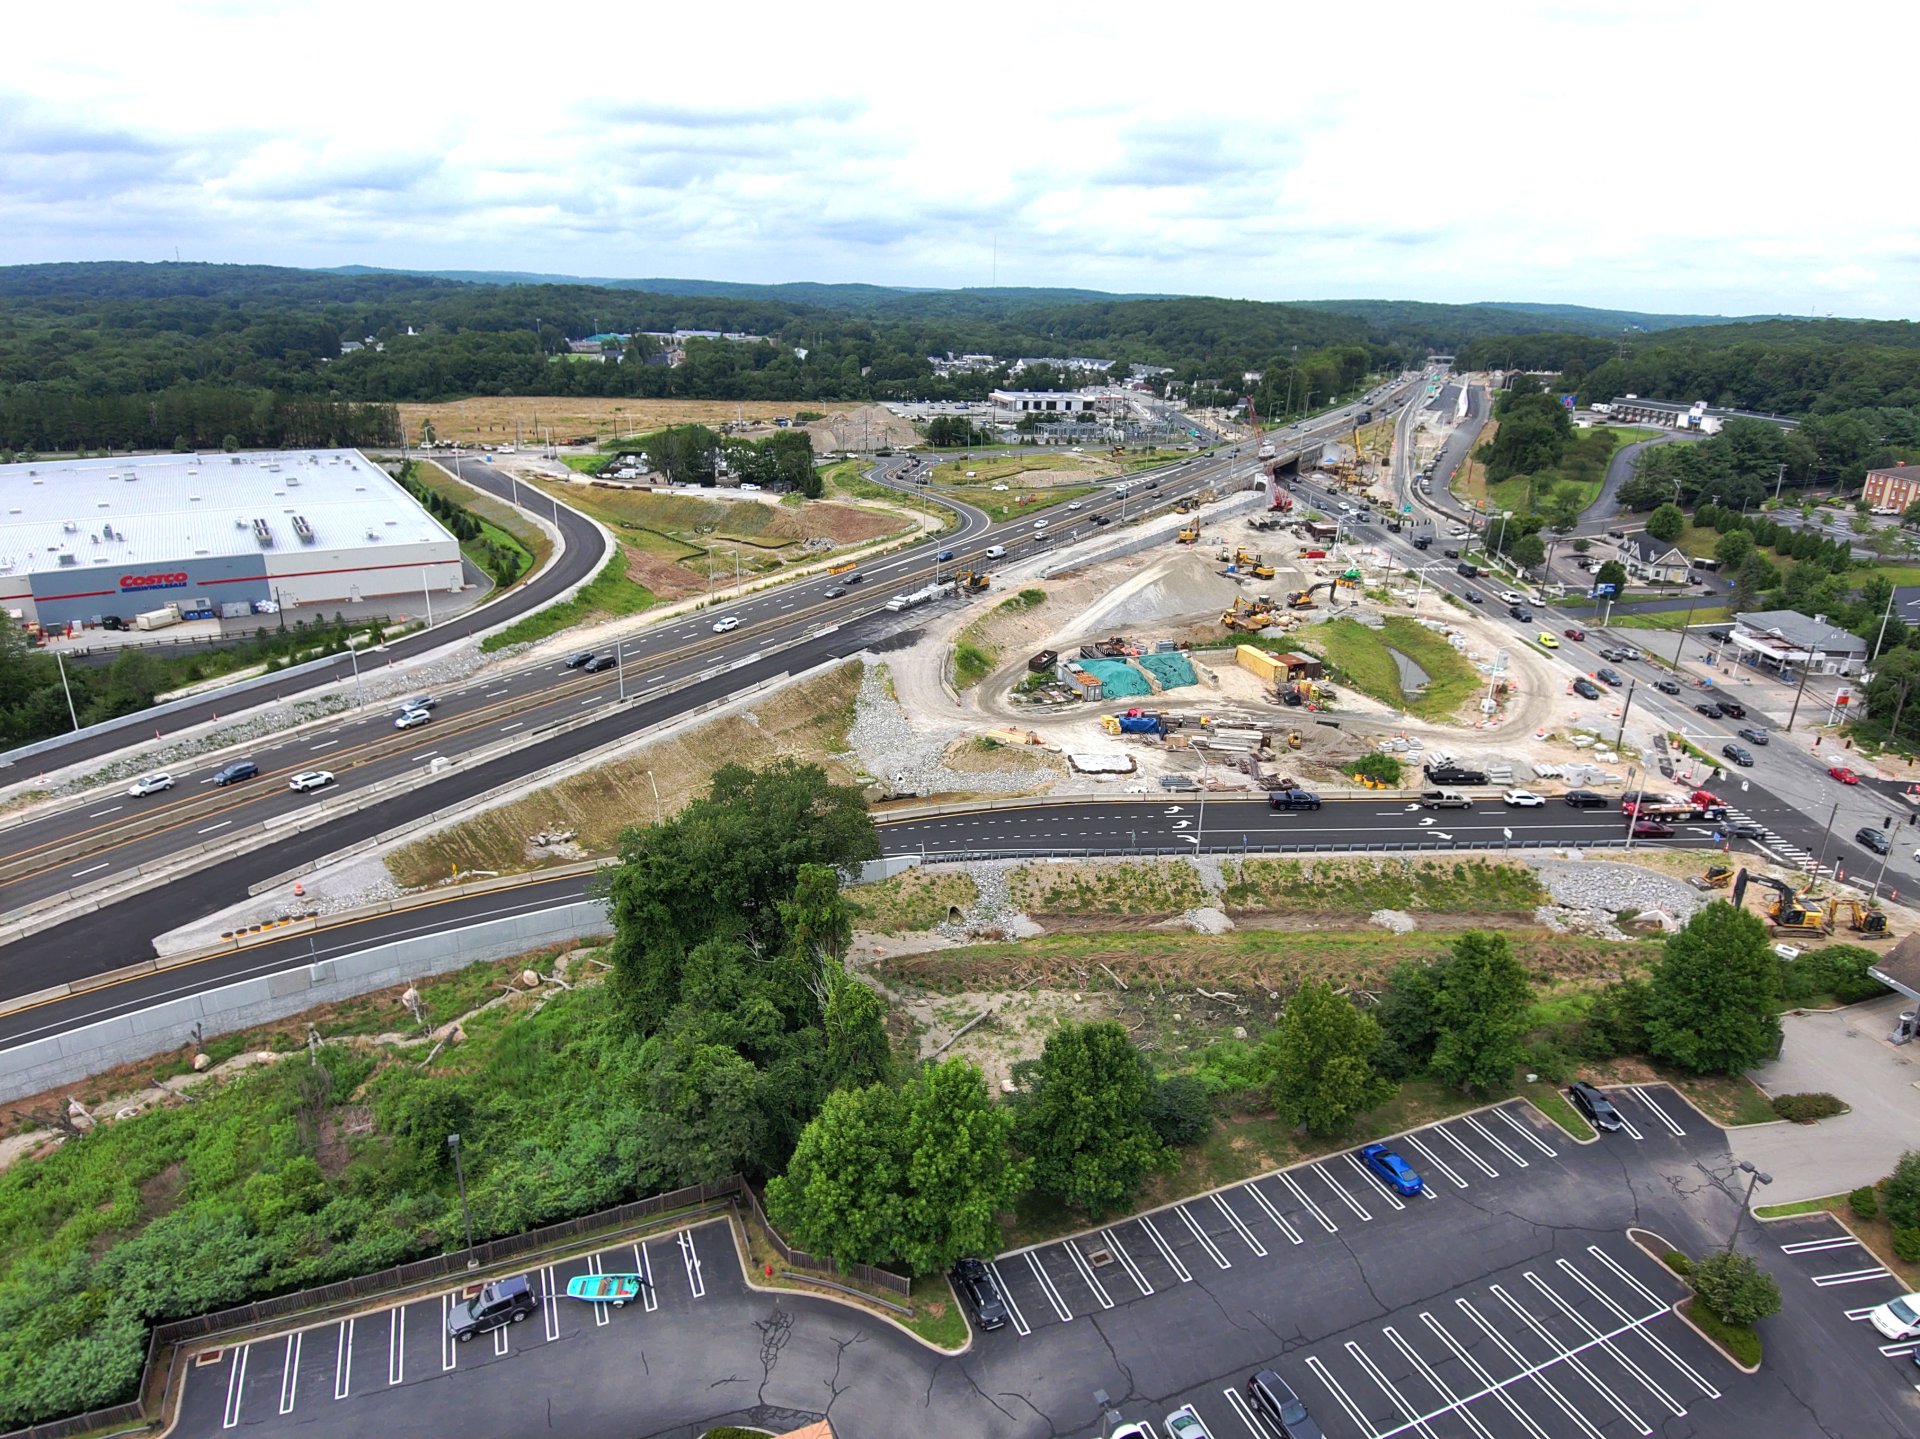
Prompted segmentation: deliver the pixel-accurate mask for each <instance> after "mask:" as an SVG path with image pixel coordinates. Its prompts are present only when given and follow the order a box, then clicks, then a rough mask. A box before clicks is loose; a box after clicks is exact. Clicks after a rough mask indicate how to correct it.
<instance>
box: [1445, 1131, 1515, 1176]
mask: <svg viewBox="0 0 1920 1439" xmlns="http://www.w3.org/2000/svg"><path fill="white" fill-rule="evenodd" d="M1430 1132H1431V1133H1433V1134H1443V1135H1445V1136H1446V1138H1447V1142H1448V1143H1449V1144H1451V1145H1452V1146H1453V1147H1454V1148H1455V1149H1457V1150H1459V1151H1460V1152H1461V1153H1462V1154H1464V1155H1466V1156H1467V1158H1468V1159H1470V1160H1472V1161H1473V1162H1474V1163H1475V1164H1477V1165H1479V1166H1480V1168H1481V1169H1482V1170H1483V1171H1484V1172H1485V1173H1486V1176H1487V1178H1489V1179H1498V1178H1499V1177H1500V1171H1499V1170H1497V1169H1495V1168H1494V1167H1493V1166H1492V1165H1491V1164H1489V1163H1487V1161H1486V1160H1484V1159H1482V1158H1481V1157H1480V1156H1479V1155H1477V1154H1475V1153H1474V1152H1473V1151H1472V1150H1471V1149H1469V1148H1467V1146H1466V1145H1464V1144H1462V1143H1461V1142H1460V1140H1459V1137H1458V1136H1457V1135H1455V1134H1454V1132H1453V1131H1452V1130H1451V1129H1448V1128H1447V1127H1446V1126H1445V1125H1444V1124H1436V1125H1434V1126H1433V1128H1432V1130H1431V1131H1430Z"/></svg>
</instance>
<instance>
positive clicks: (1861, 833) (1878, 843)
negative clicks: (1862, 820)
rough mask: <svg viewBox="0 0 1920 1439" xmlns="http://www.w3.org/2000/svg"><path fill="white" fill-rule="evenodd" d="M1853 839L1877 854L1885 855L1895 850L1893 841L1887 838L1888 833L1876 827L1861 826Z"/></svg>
mask: <svg viewBox="0 0 1920 1439" xmlns="http://www.w3.org/2000/svg"><path fill="white" fill-rule="evenodd" d="M1853 837H1854V839H1855V840H1857V841H1858V842H1859V843H1861V844H1863V845H1865V846H1866V847H1867V848H1868V849H1870V850H1872V851H1873V852H1874V853H1875V854H1885V853H1887V852H1888V851H1889V850H1891V849H1892V848H1893V841H1892V840H1890V839H1889V838H1887V832H1886V831H1885V830H1884V829H1880V828H1877V827H1876V826H1874V825H1870V824H1864V825H1861V826H1860V828H1859V829H1857V830H1855V831H1854V832H1853Z"/></svg>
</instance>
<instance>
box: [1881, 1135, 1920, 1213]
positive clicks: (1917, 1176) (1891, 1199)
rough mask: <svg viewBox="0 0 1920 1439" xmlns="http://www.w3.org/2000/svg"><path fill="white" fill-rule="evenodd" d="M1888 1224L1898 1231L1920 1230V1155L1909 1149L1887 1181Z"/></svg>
mask: <svg viewBox="0 0 1920 1439" xmlns="http://www.w3.org/2000/svg"><path fill="white" fill-rule="evenodd" d="M1881 1197H1882V1198H1883V1199H1884V1200H1885V1201H1886V1206H1887V1223H1889V1224H1891V1225H1893V1226H1894V1228H1896V1229H1920V1154H1916V1153H1915V1152H1914V1151H1913V1150H1911V1149H1909V1150H1908V1151H1907V1152H1906V1153H1905V1154H1903V1155H1901V1156H1900V1162H1899V1163H1898V1164H1896V1165H1894V1166H1893V1175H1892V1177H1891V1178H1889V1179H1888V1180H1887V1188H1886V1193H1885V1194H1884V1195H1882V1196H1881Z"/></svg>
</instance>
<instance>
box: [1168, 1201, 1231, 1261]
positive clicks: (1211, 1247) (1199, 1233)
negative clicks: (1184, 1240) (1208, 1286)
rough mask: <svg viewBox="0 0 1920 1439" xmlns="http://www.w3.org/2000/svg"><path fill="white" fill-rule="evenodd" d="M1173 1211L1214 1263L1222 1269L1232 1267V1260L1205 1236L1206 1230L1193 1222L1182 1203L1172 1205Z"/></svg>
mask: <svg viewBox="0 0 1920 1439" xmlns="http://www.w3.org/2000/svg"><path fill="white" fill-rule="evenodd" d="M1173 1212H1174V1213H1175V1214H1178V1215H1179V1216H1180V1218H1181V1220H1182V1221H1183V1222H1184V1223H1185V1224H1186V1226H1187V1228H1188V1229H1190V1230H1192V1231H1193V1237H1194V1238H1195V1239H1197V1240H1199V1241H1200V1247H1201V1248H1202V1249H1204V1250H1206V1251H1207V1253H1208V1254H1210V1255H1211V1256H1213V1262H1214V1263H1215V1264H1217V1265H1219V1266H1220V1267H1221V1268H1222V1269H1231V1268H1233V1261H1231V1260H1230V1259H1228V1258H1227V1256H1226V1255H1224V1254H1222V1253H1221V1252H1220V1248H1219V1246H1218V1245H1216V1244H1215V1243H1214V1242H1213V1241H1212V1240H1211V1239H1209V1238H1208V1237H1207V1231H1206V1230H1204V1229H1202V1228H1201V1227H1200V1226H1199V1225H1198V1224H1196V1223H1194V1222H1193V1216H1192V1215H1191V1214H1189V1213H1187V1206H1186V1205H1184V1204H1176V1205H1174V1206H1173Z"/></svg>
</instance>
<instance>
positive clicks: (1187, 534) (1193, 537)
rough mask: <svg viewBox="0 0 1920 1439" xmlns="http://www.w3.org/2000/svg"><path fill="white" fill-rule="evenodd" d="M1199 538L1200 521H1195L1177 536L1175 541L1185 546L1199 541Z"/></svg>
mask: <svg viewBox="0 0 1920 1439" xmlns="http://www.w3.org/2000/svg"><path fill="white" fill-rule="evenodd" d="M1199 538H1200V521H1198V520H1195V521H1193V523H1192V524H1190V525H1188V526H1187V527H1186V528H1185V529H1183V530H1181V531H1180V533H1179V534H1178V535H1176V536H1175V539H1176V540H1178V542H1179V543H1181V544H1183V545H1190V544H1193V543H1195V542H1196V541H1197V540H1199Z"/></svg>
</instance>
